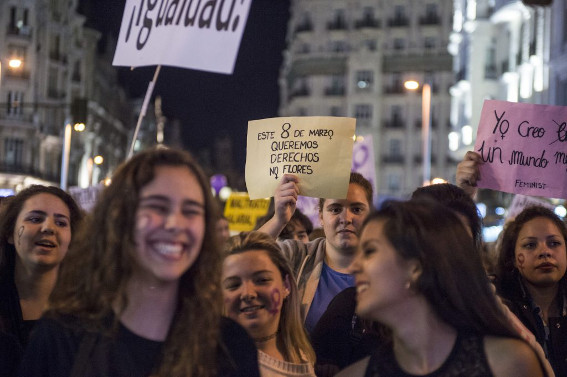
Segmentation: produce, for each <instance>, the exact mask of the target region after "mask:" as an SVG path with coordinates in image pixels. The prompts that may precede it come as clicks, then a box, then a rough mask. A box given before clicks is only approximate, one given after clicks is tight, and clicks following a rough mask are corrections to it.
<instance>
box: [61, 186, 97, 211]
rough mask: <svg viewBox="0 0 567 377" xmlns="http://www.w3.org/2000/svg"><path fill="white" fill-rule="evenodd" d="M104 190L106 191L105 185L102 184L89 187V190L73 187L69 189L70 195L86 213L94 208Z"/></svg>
mask: <svg viewBox="0 0 567 377" xmlns="http://www.w3.org/2000/svg"><path fill="white" fill-rule="evenodd" d="M102 190H104V185H103V184H102V183H99V184H98V185H95V186H89V187H87V188H81V187H78V186H73V187H69V195H71V196H72V197H73V199H75V202H77V204H78V205H79V207H81V208H82V209H83V210H84V211H86V212H90V211H91V210H92V209H93V208H94V206H95V204H96V201H97V199H98V197H99V195H100V194H101V193H102Z"/></svg>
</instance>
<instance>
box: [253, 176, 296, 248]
mask: <svg viewBox="0 0 567 377" xmlns="http://www.w3.org/2000/svg"><path fill="white" fill-rule="evenodd" d="M298 183H299V179H298V178H297V176H295V175H292V174H285V175H284V176H283V177H282V179H281V181H280V184H279V185H278V187H277V188H276V192H275V193H274V209H275V213H274V216H273V217H272V218H271V219H270V220H268V221H267V222H266V223H265V224H264V225H262V226H261V227H260V228H259V229H258V230H259V231H260V232H264V233H267V234H269V235H271V236H272V237H274V238H276V237H277V236H278V235H279V234H280V233H281V231H282V230H283V228H285V226H286V224H287V223H288V222H289V220H290V219H291V216H293V213H294V212H295V205H296V203H297V195H299V186H298Z"/></svg>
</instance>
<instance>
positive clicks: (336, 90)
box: [325, 86, 345, 96]
mask: <svg viewBox="0 0 567 377" xmlns="http://www.w3.org/2000/svg"><path fill="white" fill-rule="evenodd" d="M325 95H326V96H344V95H345V88H344V87H340V86H338V87H330V88H326V89H325Z"/></svg>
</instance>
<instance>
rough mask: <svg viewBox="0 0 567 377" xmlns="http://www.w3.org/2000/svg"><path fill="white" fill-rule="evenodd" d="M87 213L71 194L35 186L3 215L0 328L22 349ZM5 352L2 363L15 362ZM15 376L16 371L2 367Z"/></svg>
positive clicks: (0, 218)
mask: <svg viewBox="0 0 567 377" xmlns="http://www.w3.org/2000/svg"><path fill="white" fill-rule="evenodd" d="M81 217H82V214H81V211H80V210H79V207H78V206H77V204H76V203H75V201H74V200H73V198H71V196H70V195H69V194H67V193H66V192H64V191H63V190H61V189H59V188H57V187H48V186H41V185H35V186H31V187H29V188H27V189H24V190H22V191H20V192H19V193H18V195H16V196H15V197H12V198H10V199H9V201H8V204H6V205H5V206H4V207H3V208H2V213H1V215H0V331H1V332H2V333H3V334H4V335H5V336H7V337H10V339H12V340H13V341H14V342H15V343H16V344H17V347H25V345H26V344H27V342H28V337H29V333H30V331H31V329H32V327H33V326H34V325H35V322H36V320H37V319H39V317H40V316H41V314H42V313H43V310H44V309H45V307H46V305H47V299H48V297H49V294H50V293H51V291H52V289H53V286H54V285H55V281H56V279H57V274H58V270H59V265H60V263H61V261H62V260H63V258H64V257H65V255H66V254H67V250H68V248H69V244H70V242H71V238H72V235H73V231H75V230H76V229H77V226H78V225H79V224H78V223H79V221H80V219H81ZM14 361H15V360H14V359H11V360H8V359H7V356H6V354H5V353H2V352H0V365H4V366H5V364H4V363H8V364H10V363H11V364H13V363H14ZM2 371H3V373H7V374H8V375H10V374H11V373H10V371H6V369H4V368H3V369H2Z"/></svg>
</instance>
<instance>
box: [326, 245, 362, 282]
mask: <svg viewBox="0 0 567 377" xmlns="http://www.w3.org/2000/svg"><path fill="white" fill-rule="evenodd" d="M325 248H326V249H325V263H327V266H329V267H330V268H332V269H333V270H335V271H337V272H340V273H343V274H348V273H350V270H349V267H350V265H351V263H352V261H353V260H354V257H355V255H356V251H355V250H354V251H352V250H337V249H335V248H334V247H332V246H331V245H330V243H329V242H327V244H326V246H325Z"/></svg>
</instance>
